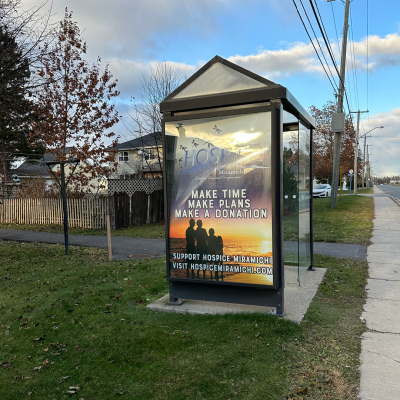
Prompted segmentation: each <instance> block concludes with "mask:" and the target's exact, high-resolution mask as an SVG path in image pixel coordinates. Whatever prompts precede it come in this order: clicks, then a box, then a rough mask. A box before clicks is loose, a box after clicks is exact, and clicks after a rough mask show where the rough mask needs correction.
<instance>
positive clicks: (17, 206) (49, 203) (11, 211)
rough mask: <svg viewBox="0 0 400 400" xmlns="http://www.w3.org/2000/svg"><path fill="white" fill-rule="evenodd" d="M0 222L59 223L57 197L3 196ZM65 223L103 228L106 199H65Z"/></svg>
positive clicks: (61, 221) (60, 205)
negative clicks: (9, 197) (20, 197)
mask: <svg viewBox="0 0 400 400" xmlns="http://www.w3.org/2000/svg"><path fill="white" fill-rule="evenodd" d="M2 202H3V204H0V222H1V223H10V224H13V223H14V224H15V223H16V224H26V225H47V224H56V225H62V224H63V221H64V220H63V207H62V200H61V199H3V200H2ZM67 209H68V225H69V226H74V227H78V228H93V229H106V215H107V214H108V199H107V198H101V199H94V198H93V199H67Z"/></svg>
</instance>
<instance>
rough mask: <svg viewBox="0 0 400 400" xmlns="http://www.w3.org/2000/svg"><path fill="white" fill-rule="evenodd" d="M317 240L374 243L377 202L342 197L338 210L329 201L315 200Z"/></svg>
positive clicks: (367, 198)
mask: <svg viewBox="0 0 400 400" xmlns="http://www.w3.org/2000/svg"><path fill="white" fill-rule="evenodd" d="M313 204H314V220H313V223H314V236H313V237H314V241H315V242H333V243H354V244H364V245H369V244H370V243H371V240H370V239H371V231H372V218H373V215H374V200H373V198H372V197H364V196H343V197H342V199H341V200H339V198H338V201H337V207H336V208H335V209H332V208H330V199H329V198H327V199H314V201H313Z"/></svg>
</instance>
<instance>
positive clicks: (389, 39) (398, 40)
mask: <svg viewBox="0 0 400 400" xmlns="http://www.w3.org/2000/svg"><path fill="white" fill-rule="evenodd" d="M350 48H353V49H354V54H355V56H356V66H357V68H359V69H367V54H368V58H369V60H368V68H369V69H370V70H378V69H381V68H385V67H390V66H397V65H400V35H398V34H397V33H390V34H388V35H386V36H384V37H379V36H377V35H370V36H368V38H367V37H365V38H364V39H362V40H361V41H360V42H351V43H350V45H349V50H348V52H349V51H350Z"/></svg>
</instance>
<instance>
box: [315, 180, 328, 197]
mask: <svg viewBox="0 0 400 400" xmlns="http://www.w3.org/2000/svg"><path fill="white" fill-rule="evenodd" d="M313 197H331V185H328V184H326V183H323V184H322V183H319V184H317V185H314V187H313Z"/></svg>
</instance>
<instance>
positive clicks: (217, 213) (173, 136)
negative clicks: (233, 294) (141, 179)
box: [165, 112, 273, 286]
mask: <svg viewBox="0 0 400 400" xmlns="http://www.w3.org/2000/svg"><path fill="white" fill-rule="evenodd" d="M270 118H271V116H270V113H269V112H263V113H257V114H243V115H239V116H229V117H218V118H203V119H196V120H182V121H179V122H176V121H175V122H167V123H166V124H165V135H166V136H165V137H166V148H167V151H166V163H167V169H168V173H167V178H166V180H167V196H168V200H169V202H170V203H169V204H170V208H169V222H170V223H169V254H168V259H169V273H170V274H169V275H170V278H173V279H184V280H190V281H192V280H196V281H197V280H204V281H214V282H219V283H223V282H226V283H246V284H256V285H270V286H272V285H273V254H272V218H271V212H272V210H271V205H272V198H271V196H272V192H271V133H270V125H271V124H270Z"/></svg>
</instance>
